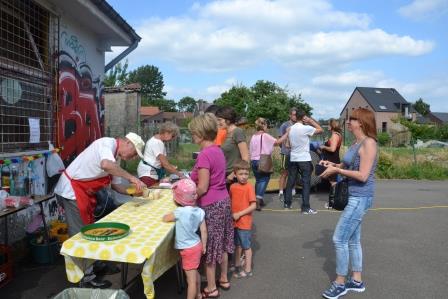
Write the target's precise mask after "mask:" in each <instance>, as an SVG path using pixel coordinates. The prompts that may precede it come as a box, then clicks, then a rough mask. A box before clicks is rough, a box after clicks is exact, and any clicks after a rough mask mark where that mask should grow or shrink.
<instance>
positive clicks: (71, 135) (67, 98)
mask: <svg viewBox="0 0 448 299" xmlns="http://www.w3.org/2000/svg"><path fill="white" fill-rule="evenodd" d="M67 56H68V55H67V54H65V55H64V57H63V58H67ZM68 58H71V57H68ZM74 65H75V64H74V63H73V60H71V61H70V60H69V61H64V60H62V61H61V63H60V68H59V107H60V110H59V112H58V141H59V143H60V145H59V146H62V147H63V150H62V152H61V157H62V159H63V160H64V162H65V163H66V164H69V163H70V162H71V161H73V159H74V158H76V156H77V155H78V154H79V153H81V152H82V151H83V150H84V149H85V148H86V147H87V146H88V145H89V144H90V143H92V142H93V141H94V140H96V139H98V138H100V137H101V136H102V133H103V117H102V115H103V114H104V99H103V96H102V92H101V90H99V89H100V88H101V87H100V86H94V85H99V84H98V83H99V80H97V81H96V82H93V80H92V76H91V71H90V68H89V67H88V66H87V65H81V67H79V68H75V67H74ZM78 69H80V71H78Z"/></svg>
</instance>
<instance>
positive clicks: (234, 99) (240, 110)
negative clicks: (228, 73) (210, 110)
mask: <svg viewBox="0 0 448 299" xmlns="http://www.w3.org/2000/svg"><path fill="white" fill-rule="evenodd" d="M252 101H253V93H252V92H251V90H250V89H249V88H247V87H246V86H243V85H241V84H240V85H237V86H233V87H232V88H230V89H229V90H228V91H225V92H223V93H222V94H221V96H220V97H219V98H218V99H216V100H214V101H213V103H214V104H216V105H218V106H221V107H225V106H227V107H232V108H233V109H235V111H236V113H237V114H238V116H240V117H242V116H246V112H247V109H248V107H249V106H250V103H251V102H252Z"/></svg>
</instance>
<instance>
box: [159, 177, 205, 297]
mask: <svg viewBox="0 0 448 299" xmlns="http://www.w3.org/2000/svg"><path fill="white" fill-rule="evenodd" d="M172 189H173V196H174V201H175V202H176V204H177V205H178V207H177V208H176V209H175V210H174V211H173V212H171V213H169V214H166V215H165V216H163V221H165V222H176V234H175V235H176V239H175V244H174V247H175V248H176V249H179V250H180V256H181V259H182V268H183V269H184V271H185V274H186V276H187V282H188V291H187V298H188V299H190V298H191V299H193V298H197V297H198V296H199V294H200V283H201V279H200V276H199V272H198V268H199V264H200V261H201V256H202V254H204V253H205V250H206V246H207V228H206V226H205V221H204V217H205V213H204V211H203V210H202V209H201V208H199V207H198V206H196V199H197V193H196V184H195V183H194V182H193V181H192V180H190V179H182V180H179V181H177V182H176V183H174V184H173V187H172ZM198 228H200V231H201V237H199V235H198V234H197V233H196V232H197V230H198Z"/></svg>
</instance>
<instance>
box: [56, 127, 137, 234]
mask: <svg viewBox="0 0 448 299" xmlns="http://www.w3.org/2000/svg"><path fill="white" fill-rule="evenodd" d="M144 145H145V143H144V142H143V140H142V138H141V137H140V136H138V135H137V134H135V133H129V134H128V135H126V137H125V138H117V139H115V138H110V137H103V138H100V139H97V140H95V141H94V142H92V144H90V145H89V146H88V147H87V148H86V149H85V150H84V151H83V152H81V153H80V154H79V155H78V157H76V159H75V160H74V161H73V162H72V163H71V164H70V165H69V166H68V167H67V169H66V170H65V171H64V173H63V174H62V175H61V177H60V179H59V181H58V184H57V185H56V188H55V190H54V193H55V194H56V196H57V198H58V201H59V203H60V204H62V206H63V207H64V210H65V212H66V219H67V224H68V233H69V235H70V236H73V235H75V234H77V233H78V232H79V231H80V229H81V227H83V226H84V225H86V224H90V223H93V222H94V217H93V210H94V209H95V206H96V198H95V193H96V192H98V191H99V190H100V189H102V188H104V187H106V186H108V185H109V184H112V188H113V189H114V190H116V191H117V192H120V193H126V188H125V187H124V186H122V185H120V182H121V180H120V179H119V178H120V177H122V178H125V179H127V180H128V181H129V182H130V183H131V184H134V185H135V186H136V188H137V190H138V191H140V190H141V189H142V188H143V187H145V186H146V185H145V184H144V183H143V182H142V181H140V180H139V179H138V178H136V177H134V176H133V175H131V174H130V173H128V172H127V171H126V170H124V169H123V168H121V167H120V164H119V162H117V160H118V159H123V160H131V159H133V158H135V157H138V156H140V157H141V156H142V153H141V152H142V150H143V147H144Z"/></svg>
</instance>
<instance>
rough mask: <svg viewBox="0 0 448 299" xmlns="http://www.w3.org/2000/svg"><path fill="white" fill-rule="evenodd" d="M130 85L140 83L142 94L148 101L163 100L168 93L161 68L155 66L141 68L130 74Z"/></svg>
mask: <svg viewBox="0 0 448 299" xmlns="http://www.w3.org/2000/svg"><path fill="white" fill-rule="evenodd" d="M127 82H128V83H140V85H141V86H142V89H141V93H142V95H143V96H144V97H145V98H147V99H154V100H155V99H163V97H165V96H166V92H164V91H163V87H164V86H165V84H164V82H163V75H162V73H161V72H160V71H159V68H158V67H156V66H153V65H145V66H141V67H139V68H137V69H135V70H133V71H132V72H130V73H129V77H128V80H127Z"/></svg>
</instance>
